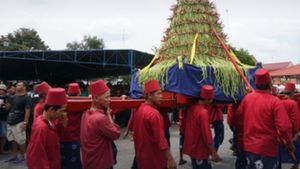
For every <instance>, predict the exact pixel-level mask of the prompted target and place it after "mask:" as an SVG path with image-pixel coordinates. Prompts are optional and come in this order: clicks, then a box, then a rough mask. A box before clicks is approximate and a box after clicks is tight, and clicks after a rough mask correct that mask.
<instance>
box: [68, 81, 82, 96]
mask: <svg viewBox="0 0 300 169" xmlns="http://www.w3.org/2000/svg"><path fill="white" fill-rule="evenodd" d="M67 93H68V94H78V93H80V88H79V84H78V83H70V84H69V86H68V92H67Z"/></svg>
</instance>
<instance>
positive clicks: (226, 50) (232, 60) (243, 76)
mask: <svg viewBox="0 0 300 169" xmlns="http://www.w3.org/2000/svg"><path fill="white" fill-rule="evenodd" d="M211 29H212V31H213V34H214V35H215V36H216V37H217V39H218V41H219V43H220V45H221V46H222V48H223V49H224V51H225V52H226V55H227V57H228V59H229V60H230V61H231V63H232V64H233V66H234V67H235V69H236V70H237V72H238V73H239V75H240V76H241V78H242V79H243V81H244V83H245V84H246V86H247V88H248V89H249V90H251V91H253V88H252V86H251V85H250V83H249V81H248V79H247V78H246V77H245V75H244V74H243V72H242V70H241V69H240V68H239V66H238V64H237V63H236V61H235V60H234V58H233V56H231V54H230V52H229V50H228V49H227V46H226V45H225V43H224V42H223V41H222V39H221V38H220V36H219V35H218V33H217V31H216V29H215V28H214V27H212V26H211ZM279 139H280V141H281V142H282V144H283V145H284V146H287V143H286V141H285V140H284V139H283V138H279ZM286 149H287V151H288V153H289V155H290V157H291V158H292V160H294V161H297V158H296V156H295V154H294V152H292V151H291V150H290V149H288V148H287V147H286Z"/></svg>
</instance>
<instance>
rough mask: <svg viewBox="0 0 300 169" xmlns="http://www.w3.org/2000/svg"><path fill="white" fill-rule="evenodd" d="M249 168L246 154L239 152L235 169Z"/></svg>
mask: <svg viewBox="0 0 300 169" xmlns="http://www.w3.org/2000/svg"><path fill="white" fill-rule="evenodd" d="M246 167H247V158H246V155H245V154H244V152H242V151H238V152H237V156H236V161H235V169H246Z"/></svg>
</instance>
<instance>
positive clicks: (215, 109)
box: [208, 105, 224, 123]
mask: <svg viewBox="0 0 300 169" xmlns="http://www.w3.org/2000/svg"><path fill="white" fill-rule="evenodd" d="M208 112H209V119H210V122H211V123H212V122H215V121H220V120H222V121H223V120H224V117H223V112H222V108H221V107H220V106H218V105H211V106H209V108H208Z"/></svg>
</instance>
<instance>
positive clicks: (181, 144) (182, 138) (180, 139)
mask: <svg viewBox="0 0 300 169" xmlns="http://www.w3.org/2000/svg"><path fill="white" fill-rule="evenodd" d="M183 142H184V134H183V133H180V134H179V148H180V149H182V148H183Z"/></svg>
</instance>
